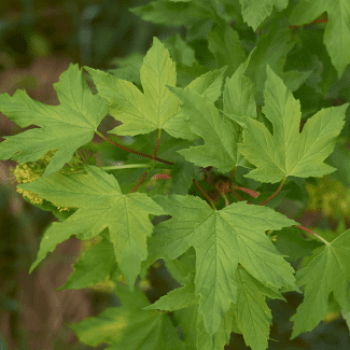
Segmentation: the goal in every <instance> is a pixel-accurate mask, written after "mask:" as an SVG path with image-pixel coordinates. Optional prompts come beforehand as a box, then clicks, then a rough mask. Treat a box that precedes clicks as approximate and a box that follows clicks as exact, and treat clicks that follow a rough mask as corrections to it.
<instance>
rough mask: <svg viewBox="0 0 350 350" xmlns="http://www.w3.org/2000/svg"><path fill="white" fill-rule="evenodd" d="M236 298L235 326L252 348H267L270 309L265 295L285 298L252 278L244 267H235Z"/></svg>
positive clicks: (270, 322)
mask: <svg viewBox="0 0 350 350" xmlns="http://www.w3.org/2000/svg"><path fill="white" fill-rule="evenodd" d="M237 280H238V286H239V287H238V298H237V305H235V307H236V309H237V326H238V327H239V329H240V330H241V332H242V334H243V338H244V341H245V343H246V345H247V346H250V347H251V348H252V350H265V349H267V346H268V343H267V340H268V339H269V334H270V324H272V315H271V310H270V309H269V307H268V306H267V302H266V296H268V297H270V298H272V299H282V300H285V299H284V298H283V297H282V295H281V293H280V292H278V291H277V290H274V289H272V288H267V287H265V286H264V285H263V284H262V283H260V282H259V281H257V280H256V279H255V278H253V277H252V276H251V275H250V274H249V273H248V272H247V271H246V270H245V269H243V268H238V269H237Z"/></svg>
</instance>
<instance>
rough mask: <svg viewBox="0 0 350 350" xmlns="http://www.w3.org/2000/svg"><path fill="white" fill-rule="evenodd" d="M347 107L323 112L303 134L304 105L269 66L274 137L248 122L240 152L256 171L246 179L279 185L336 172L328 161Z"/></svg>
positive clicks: (268, 94)
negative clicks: (302, 113) (300, 130)
mask: <svg viewBox="0 0 350 350" xmlns="http://www.w3.org/2000/svg"><path fill="white" fill-rule="evenodd" d="M347 107H348V104H344V105H342V106H339V107H330V108H327V109H322V110H320V111H319V112H317V113H316V114H315V115H314V116H313V117H312V118H310V119H308V120H307V122H306V124H305V126H304V129H303V131H302V133H301V134H300V133H299V125H300V119H301V112H300V103H299V101H298V100H296V99H294V97H293V94H292V92H291V91H290V90H289V89H288V88H287V87H286V86H285V85H284V84H283V81H282V80H281V79H280V78H279V77H278V76H277V75H276V74H275V73H274V72H273V70H272V69H271V68H270V67H268V69H267V81H266V85H265V106H264V107H263V112H264V113H265V115H266V117H267V119H269V121H270V122H271V123H272V126H273V135H271V134H270V132H269V131H268V129H267V128H266V126H265V125H264V124H262V123H260V122H258V121H256V120H253V119H247V121H248V123H247V125H248V127H247V128H245V129H244V130H243V139H244V142H243V143H242V144H240V145H239V151H240V152H241V153H242V154H243V155H244V156H245V157H246V159H247V160H248V161H249V162H250V163H252V164H253V165H255V166H256V169H254V170H253V171H251V172H250V173H249V174H248V175H246V177H249V178H251V179H254V180H257V181H262V182H271V183H275V182H278V181H281V180H282V179H283V178H285V177H287V176H296V177H304V178H307V177H310V176H314V177H322V176H323V175H325V174H329V173H331V172H333V171H334V170H335V169H334V168H333V167H331V166H329V165H327V164H325V163H324V160H325V159H326V158H327V157H328V156H329V155H330V154H331V153H332V152H333V149H334V145H335V138H336V137H337V136H338V135H339V133H340V131H341V129H342V127H343V125H344V118H345V111H346V109H347Z"/></svg>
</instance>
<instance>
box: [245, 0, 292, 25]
mask: <svg viewBox="0 0 350 350" xmlns="http://www.w3.org/2000/svg"><path fill="white" fill-rule="evenodd" d="M239 2H240V3H241V6H242V16H243V19H244V21H245V22H246V23H247V24H248V25H249V26H251V27H252V28H253V30H254V31H255V30H256V29H257V28H258V27H259V25H260V24H261V23H262V22H263V21H264V19H265V18H266V17H268V16H270V15H271V13H272V9H273V7H274V6H275V7H276V9H277V10H278V11H282V10H283V9H285V8H286V7H287V6H288V0H239Z"/></svg>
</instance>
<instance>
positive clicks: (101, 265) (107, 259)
mask: <svg viewBox="0 0 350 350" xmlns="http://www.w3.org/2000/svg"><path fill="white" fill-rule="evenodd" d="M116 266H117V264H116V259H115V255H114V248H113V245H112V244H111V242H109V241H108V240H107V239H103V240H102V241H101V242H99V243H98V244H96V245H94V246H93V247H91V248H89V249H88V250H86V251H85V252H84V253H83V255H82V257H81V258H80V259H79V260H78V262H76V263H75V264H74V266H73V267H74V270H73V272H72V274H71V275H70V276H69V278H68V280H67V282H66V283H65V284H64V285H63V286H61V287H60V288H58V289H56V291H58V290H62V289H81V288H87V287H88V286H89V285H91V284H92V285H96V284H97V283H98V282H100V281H103V280H104V279H105V278H106V277H107V276H108V275H109V274H110V273H111V271H112V270H113V269H114V268H115V267H116Z"/></svg>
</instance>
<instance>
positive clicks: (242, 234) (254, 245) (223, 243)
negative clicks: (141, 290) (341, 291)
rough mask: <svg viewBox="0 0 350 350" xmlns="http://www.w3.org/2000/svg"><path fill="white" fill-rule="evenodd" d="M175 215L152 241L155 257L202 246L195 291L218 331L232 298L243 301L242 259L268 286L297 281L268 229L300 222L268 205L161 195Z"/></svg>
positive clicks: (207, 319) (198, 252)
mask: <svg viewBox="0 0 350 350" xmlns="http://www.w3.org/2000/svg"><path fill="white" fill-rule="evenodd" d="M153 199H154V200H155V201H156V202H157V203H158V204H159V205H161V206H162V207H163V208H164V210H166V211H167V212H169V213H170V215H171V216H172V218H171V219H170V220H168V221H166V222H162V223H160V224H158V225H157V226H156V229H155V233H154V235H153V236H152V238H151V239H150V240H149V252H150V255H149V260H150V261H154V260H157V259H158V258H162V257H168V258H170V259H175V258H176V257H178V256H180V255H181V254H182V253H184V252H185V251H187V249H189V248H190V247H191V246H193V247H194V248H195V250H196V277H195V293H196V296H200V299H199V312H200V314H201V315H203V317H204V322H205V326H206V330H207V332H208V333H209V334H211V335H214V334H215V333H216V332H217V331H218V329H219V326H220V323H221V320H222V318H223V316H224V314H225V313H226V312H227V311H228V309H229V307H230V304H231V302H236V301H237V281H236V270H237V266H238V263H240V264H241V265H242V266H243V267H245V268H246V269H247V271H248V272H249V273H250V274H251V275H252V276H254V277H255V278H256V279H257V280H258V281H260V282H261V283H262V284H263V285H265V286H267V287H270V286H273V287H274V288H281V287H282V286H294V287H295V288H296V289H297V287H296V286H295V285H294V275H293V271H294V270H293V268H292V267H291V266H290V265H289V264H288V263H287V262H286V261H285V260H284V258H283V256H282V255H281V254H280V253H279V252H278V251H277V250H276V248H275V247H274V245H273V244H272V242H271V241H270V239H269V238H268V237H267V236H266V234H265V233H264V231H265V230H267V229H276V230H278V229H281V228H282V227H285V226H290V225H293V224H296V222H295V221H293V220H290V219H287V218H286V217H285V216H283V215H282V214H279V213H277V212H275V211H273V210H272V209H270V208H267V207H261V206H255V205H248V204H247V203H245V202H239V203H234V204H231V205H230V206H228V207H226V208H224V209H222V210H220V211H216V210H212V209H211V208H210V207H209V205H208V204H207V203H206V202H205V201H203V200H202V199H200V198H198V197H192V196H178V195H173V196H155V197H153Z"/></svg>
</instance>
